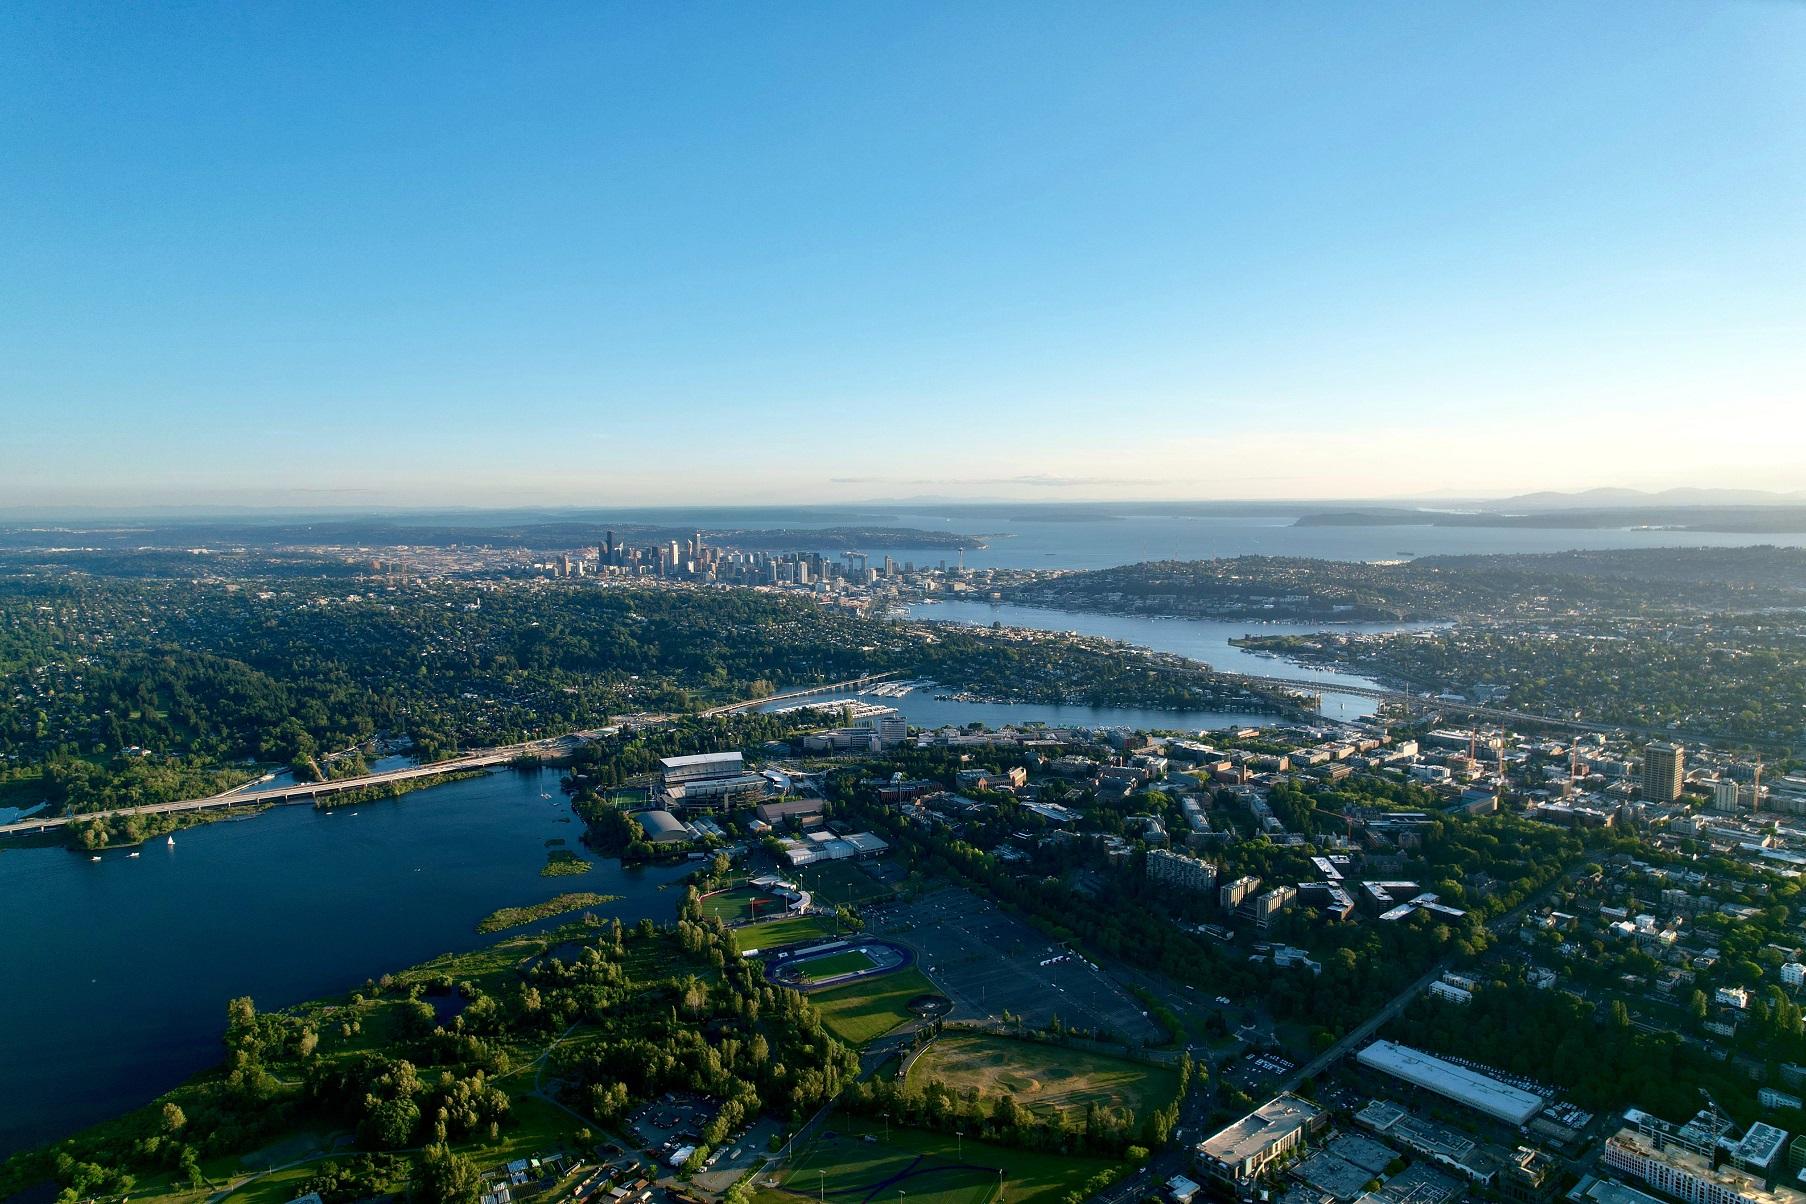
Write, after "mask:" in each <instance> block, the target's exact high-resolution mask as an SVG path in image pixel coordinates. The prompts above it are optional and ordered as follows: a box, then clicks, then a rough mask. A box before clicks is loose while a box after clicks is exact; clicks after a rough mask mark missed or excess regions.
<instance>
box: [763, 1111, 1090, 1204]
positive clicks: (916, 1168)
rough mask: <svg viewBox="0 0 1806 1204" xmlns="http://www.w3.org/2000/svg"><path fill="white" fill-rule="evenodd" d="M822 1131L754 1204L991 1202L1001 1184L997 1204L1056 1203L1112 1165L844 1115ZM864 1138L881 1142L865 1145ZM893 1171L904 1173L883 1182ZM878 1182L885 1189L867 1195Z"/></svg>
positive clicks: (995, 1198) (841, 1114) (836, 1115)
mask: <svg viewBox="0 0 1806 1204" xmlns="http://www.w3.org/2000/svg"><path fill="white" fill-rule="evenodd" d="M826 1131H828V1132H833V1133H834V1134H835V1136H834V1137H832V1138H829V1137H825V1136H823V1137H818V1138H817V1139H816V1140H815V1141H814V1142H813V1143H812V1144H811V1145H810V1146H809V1147H808V1149H806V1150H805V1151H804V1152H803V1153H802V1154H801V1155H800V1156H799V1157H798V1159H797V1161H796V1164H795V1166H794V1168H793V1169H791V1170H789V1171H787V1172H780V1189H779V1190H771V1189H766V1190H763V1191H761V1192H759V1193H758V1196H757V1197H756V1198H755V1201H754V1204H798V1197H800V1196H812V1197H817V1198H819V1196H820V1194H822V1193H825V1194H826V1196H827V1198H828V1199H829V1200H830V1201H839V1202H840V1204H854V1202H857V1201H860V1200H863V1199H865V1198H867V1197H868V1196H871V1198H872V1199H873V1202H874V1204H878V1202H879V1201H882V1202H884V1204H894V1202H895V1201H899V1200H903V1201H907V1202H908V1204H989V1202H991V1201H996V1200H997V1199H998V1191H999V1184H1000V1183H1001V1189H1002V1201H1001V1204H1059V1201H1060V1200H1061V1199H1062V1198H1063V1197H1064V1196H1065V1195H1066V1194H1067V1193H1068V1192H1071V1191H1075V1190H1079V1189H1080V1188H1082V1186H1083V1185H1084V1183H1085V1182H1086V1180H1088V1179H1090V1178H1091V1177H1092V1176H1093V1175H1095V1174H1097V1173H1098V1172H1100V1171H1103V1170H1107V1169H1109V1168H1110V1167H1112V1166H1114V1165H1117V1164H1115V1163H1113V1162H1110V1161H1109V1160H1107V1159H1102V1158H1072V1157H1067V1156H1065V1155H1062V1154H1051V1153H1043V1152H1040V1151H1037V1150H1018V1149H1011V1148H1008V1147H1005V1146H997V1145H991V1144H989V1143H986V1142H980V1141H966V1142H964V1143H961V1142H957V1141H956V1140H955V1139H954V1137H953V1136H952V1135H951V1134H949V1135H946V1136H942V1135H941V1134H939V1133H929V1132H926V1131H924V1130H921V1129H903V1128H896V1127H891V1128H890V1129H889V1130H888V1133H887V1130H886V1128H885V1126H884V1125H883V1124H882V1123H881V1122H879V1121H875V1120H868V1119H866V1118H865V1117H859V1116H850V1115H848V1114H846V1113H844V1112H836V1113H835V1114H834V1115H833V1116H832V1117H831V1118H829V1120H828V1122H827V1125H826ZM867 1135H870V1136H874V1137H876V1138H878V1140H877V1141H876V1142H868V1141H866V1140H864V1138H865V1137H866V1136H867ZM1000 1170H1001V1171H1002V1172H1003V1174H1002V1176H1001V1177H1000V1176H999V1175H998V1174H997V1172H998V1171H1000ZM822 1172H825V1173H822ZM897 1175H905V1176H906V1177H905V1178H902V1179H898V1180H897V1181H895V1182H894V1183H893V1182H887V1180H890V1179H892V1178H893V1177H894V1176H897ZM879 1184H884V1187H883V1189H882V1190H881V1191H879V1192H878V1193H877V1194H876V1195H872V1191H873V1189H874V1188H875V1187H877V1186H878V1185H879ZM785 1189H787V1190H785ZM792 1193H794V1194H792Z"/></svg>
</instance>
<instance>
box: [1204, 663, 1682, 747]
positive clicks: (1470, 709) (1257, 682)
mask: <svg viewBox="0 0 1806 1204" xmlns="http://www.w3.org/2000/svg"><path fill="white" fill-rule="evenodd" d="M1211 676H1213V677H1218V678H1221V679H1223V680H1225V681H1231V682H1235V683H1236V684H1238V685H1245V686H1251V687H1253V688H1255V689H1269V690H1292V691H1296V692H1301V693H1305V694H1317V695H1323V694H1352V695H1354V696H1355V697H1357V698H1372V699H1374V700H1376V701H1379V702H1396V703H1400V704H1404V703H1409V704H1410V705H1411V706H1413V707H1415V708H1416V709H1417V710H1419V711H1456V712H1459V713H1461V714H1463V715H1474V716H1477V717H1479V718H1481V719H1496V720H1498V721H1500V722H1502V723H1534V724H1540V725H1542V726H1544V727H1565V728H1571V729H1573V730H1575V731H1582V732H1620V731H1627V730H1634V729H1627V728H1625V727H1623V726H1622V725H1617V724H1609V723H1587V722H1585V721H1583V720H1580V719H1562V718H1558V717H1557V716H1554V715H1539V714H1536V713H1535V712H1532V711H1507V710H1501V709H1499V708H1498V707H1489V706H1481V705H1479V704H1478V703H1472V702H1456V701H1454V700H1452V699H1447V698H1424V697H1420V696H1418V695H1414V694H1407V693H1405V692H1404V691H1403V690H1388V689H1386V688H1384V687H1382V686H1361V685H1354V684H1351V683H1343V682H1340V681H1309V680H1306V679H1303V678H1296V677H1263V676H1260V675H1257V674H1253V673H1222V672H1213V673H1212V674H1211ZM1667 734H1671V733H1667Z"/></svg>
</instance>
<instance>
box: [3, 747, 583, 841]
mask: <svg viewBox="0 0 1806 1204" xmlns="http://www.w3.org/2000/svg"><path fill="white" fill-rule="evenodd" d="M601 734H602V733H601V732H600V731H593V732H572V733H570V734H569V735H565V736H558V737H555V738H553V739H550V740H530V741H526V742H523V743H520V744H506V745H502V746H500V747H497V748H485V749H480V750H477V751H475V752H470V753H466V754H464V755H463V756H460V757H453V758H452V759H451V760H448V761H434V762H431V763H430V764H426V765H409V766H406V767H405V768H401V769H386V770H383V771H382V772H381V773H367V774H362V775H359V776H358V777H354V778H335V779H333V780H331V781H325V782H293V783H290V784H288V785H285V786H266V787H261V788H256V789H251V790H246V789H244V788H243V787H234V788H233V789H231V790H228V791H226V792H225V793H223V794H215V795H211V796H209V797H207V798H198V799H179V800H177V801H175V802H169V803H148V804H146V805H144V806H141V807H115V808H113V809H111V810H107V811H90V812H87V813H85V814H82V815H47V816H43V817H42V818H37V819H26V820H19V821H18V822H16V823H10V824H4V825H0V838H3V837H9V836H24V835H30V834H34V833H38V832H48V831H51V830H53V829H55V828H60V827H63V826H64V825H66V824H69V823H72V822H74V821H76V820H89V819H114V818H117V817H119V816H122V815H167V814H170V813H172V812H177V811H213V810H218V809H221V808H228V807H251V806H258V805H262V804H269V803H294V802H303V801H311V800H313V799H317V798H322V797H324V796H327V795H332V794H340V793H342V792H344V791H347V790H361V789H363V788H364V787H367V786H383V785H387V784H389V783H391V782H406V781H411V780H413V779H415V778H426V777H433V776H435V775H437V774H442V773H461V772H463V771H465V770H468V769H489V768H492V767H494V766H496V765H506V764H507V763H509V762H510V761H512V760H514V759H515V758H516V757H519V756H523V755H544V754H548V753H550V754H557V753H560V752H564V751H567V750H569V749H570V748H571V747H572V746H573V745H575V744H579V743H582V742H583V741H585V740H592V739H595V738H596V737H597V736H598V735H601Z"/></svg>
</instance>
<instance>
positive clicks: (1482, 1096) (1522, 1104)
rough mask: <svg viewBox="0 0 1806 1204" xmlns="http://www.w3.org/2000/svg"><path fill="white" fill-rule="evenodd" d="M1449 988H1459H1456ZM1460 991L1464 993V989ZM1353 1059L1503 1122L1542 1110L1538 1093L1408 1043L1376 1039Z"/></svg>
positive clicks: (1519, 1120) (1516, 1121)
mask: <svg viewBox="0 0 1806 1204" xmlns="http://www.w3.org/2000/svg"><path fill="white" fill-rule="evenodd" d="M1437 985H1446V984H1437ZM1449 989H1450V990H1452V991H1460V988H1459V987H1450V988H1449ZM1460 993H1461V994H1463V995H1466V994H1467V992H1465V991H1461V992H1460ZM1469 998H1472V997H1471V996H1469ZM1355 1060H1356V1061H1357V1062H1359V1063H1360V1064H1361V1065H1363V1066H1367V1067H1370V1068H1372V1069H1374V1070H1383V1071H1385V1072H1386V1073H1387V1074H1389V1075H1392V1076H1393V1077H1394V1078H1399V1079H1403V1080H1404V1081H1405V1082H1407V1083H1410V1084H1412V1085H1413V1086H1416V1087H1422V1088H1423V1089H1424V1090H1426V1091H1434V1092H1436V1094H1438V1095H1441V1096H1446V1097H1447V1098H1449V1099H1452V1100H1454V1101H1455V1102H1456V1103H1460V1104H1466V1105H1467V1106H1468V1107H1470V1108H1472V1109H1474V1110H1475V1111H1476V1112H1484V1113H1486V1115H1488V1116H1491V1117H1493V1118H1495V1119H1497V1120H1502V1121H1504V1122H1505V1123H1506V1124H1511V1125H1521V1124H1523V1123H1525V1122H1526V1121H1528V1120H1529V1119H1530V1118H1531V1117H1533V1116H1535V1115H1536V1114H1537V1113H1538V1112H1541V1111H1542V1110H1543V1097H1542V1096H1540V1095H1532V1094H1531V1093H1530V1092H1528V1091H1520V1090H1519V1089H1518V1088H1516V1087H1512V1086H1509V1085H1507V1084H1505V1083H1501V1082H1499V1081H1498V1080H1497V1079H1493V1078H1488V1077H1487V1076H1486V1075H1483V1074H1478V1073H1476V1072H1475V1071H1472V1070H1469V1069H1467V1068H1466V1067H1465V1066H1457V1065H1455V1064H1454V1063H1453V1062H1445V1061H1443V1060H1442V1059H1441V1058H1438V1057H1434V1056H1432V1055H1430V1054H1427V1053H1424V1052H1423V1051H1422V1050H1417V1049H1412V1048H1411V1047H1410V1046H1408V1045H1399V1044H1396V1043H1395V1042H1392V1041H1375V1042H1374V1043H1373V1044H1371V1045H1369V1046H1368V1047H1367V1048H1365V1049H1363V1050H1362V1051H1361V1052H1360V1053H1358V1054H1356V1055H1355Z"/></svg>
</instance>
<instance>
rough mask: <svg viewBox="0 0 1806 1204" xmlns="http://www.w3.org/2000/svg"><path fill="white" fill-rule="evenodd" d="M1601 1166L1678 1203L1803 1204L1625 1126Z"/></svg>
mask: <svg viewBox="0 0 1806 1204" xmlns="http://www.w3.org/2000/svg"><path fill="white" fill-rule="evenodd" d="M1658 1144H1659V1145H1660V1148H1658ZM1601 1161H1603V1162H1604V1163H1605V1165H1607V1166H1609V1167H1611V1168H1612V1169H1613V1170H1615V1171H1618V1172H1619V1173H1621V1174H1625V1175H1632V1176H1634V1177H1636V1178H1638V1179H1641V1180H1643V1182H1645V1183H1647V1184H1649V1185H1650V1186H1651V1187H1653V1188H1655V1189H1656V1190H1657V1191H1660V1192H1664V1193H1666V1194H1667V1195H1670V1196H1673V1197H1674V1198H1675V1199H1677V1200H1680V1201H1682V1202H1683V1204H1806V1195H1802V1194H1801V1193H1800V1192H1797V1191H1792V1190H1790V1189H1788V1188H1785V1187H1776V1188H1773V1189H1769V1188H1766V1187H1764V1186H1763V1181H1762V1179H1761V1178H1759V1177H1758V1176H1757V1175H1755V1174H1753V1173H1751V1172H1749V1171H1746V1170H1741V1169H1738V1168H1735V1167H1731V1166H1720V1167H1716V1168H1714V1167H1713V1165H1712V1159H1711V1157H1710V1156H1708V1155H1704V1154H1699V1153H1696V1152H1695V1151H1693V1150H1690V1149H1688V1148H1686V1147H1685V1146H1683V1145H1680V1144H1679V1143H1677V1142H1674V1141H1668V1142H1660V1143H1658V1141H1657V1140H1656V1139H1655V1138H1653V1137H1651V1136H1648V1135H1645V1134H1643V1133H1640V1132H1638V1131H1637V1130H1636V1129H1634V1128H1630V1127H1626V1128H1623V1129H1620V1130H1619V1131H1618V1132H1617V1133H1615V1134H1613V1135H1612V1136H1611V1137H1610V1138H1609V1139H1607V1141H1606V1143H1605V1152H1604V1154H1603V1155H1601Z"/></svg>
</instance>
